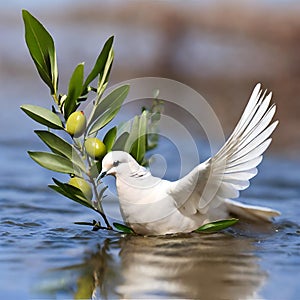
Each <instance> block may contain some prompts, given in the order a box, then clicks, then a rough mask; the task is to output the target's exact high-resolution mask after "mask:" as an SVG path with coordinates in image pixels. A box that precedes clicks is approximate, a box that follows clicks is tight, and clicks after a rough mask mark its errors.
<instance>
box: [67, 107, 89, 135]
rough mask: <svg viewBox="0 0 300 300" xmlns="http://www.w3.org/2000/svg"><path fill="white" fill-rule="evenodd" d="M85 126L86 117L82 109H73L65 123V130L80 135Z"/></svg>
mask: <svg viewBox="0 0 300 300" xmlns="http://www.w3.org/2000/svg"><path fill="white" fill-rule="evenodd" d="M85 128H86V117H85V115H84V113H83V111H75V112H73V113H72V114H71V115H70V116H69V118H68V120H67V123H66V131H67V132H68V133H69V134H70V135H72V136H74V137H79V136H81V135H82V134H83V133H84V131H85Z"/></svg>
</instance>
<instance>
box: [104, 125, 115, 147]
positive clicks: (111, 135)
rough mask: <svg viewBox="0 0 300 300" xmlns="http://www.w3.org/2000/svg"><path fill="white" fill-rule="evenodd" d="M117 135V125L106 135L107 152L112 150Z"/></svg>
mask: <svg viewBox="0 0 300 300" xmlns="http://www.w3.org/2000/svg"><path fill="white" fill-rule="evenodd" d="M116 135H117V127H116V126H115V127H113V128H111V129H110V130H109V131H108V132H107V133H106V135H105V136H104V138H103V143H104V144H105V147H106V151H107V152H109V151H111V149H112V147H113V144H114V142H115V140H116Z"/></svg>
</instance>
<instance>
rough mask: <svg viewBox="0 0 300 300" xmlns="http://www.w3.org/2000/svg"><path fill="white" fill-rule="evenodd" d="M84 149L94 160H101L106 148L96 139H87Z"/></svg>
mask: <svg viewBox="0 0 300 300" xmlns="http://www.w3.org/2000/svg"><path fill="white" fill-rule="evenodd" d="M84 147H85V150H86V153H87V154H88V155H89V156H90V157H91V158H93V159H95V160H101V159H102V158H103V156H104V155H105V154H106V146H105V145H104V144H103V142H102V141H101V140H99V139H98V138H87V139H86V140H85V142H84Z"/></svg>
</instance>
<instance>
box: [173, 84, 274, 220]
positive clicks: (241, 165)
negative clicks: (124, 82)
mask: <svg viewBox="0 0 300 300" xmlns="http://www.w3.org/2000/svg"><path fill="white" fill-rule="evenodd" d="M271 97H272V94H271V93H269V94H268V95H266V92H262V90H261V85H260V84H257V85H256V87H255V88H254V90H253V92H252V95H251V97H250V100H249V102H248V104H247V106H246V108H245V110H244V113H243V114H242V117H241V119H240V121H239V122H238V124H237V126H236V127H235V129H234V131H233V133H232V134H231V136H230V137H229V138H228V140H227V141H226V143H225V144H224V146H223V147H222V148H221V149H220V150H219V151H218V153H217V154H216V155H215V156H213V157H212V158H210V159H208V160H207V161H205V162H204V163H202V164H200V165H199V166H197V167H196V168H195V169H194V170H192V171H191V172H190V173H189V174H187V175H186V176H185V177H183V178H182V179H180V180H178V181H176V182H173V183H172V186H171V188H170V191H169V193H170V194H171V195H172V197H173V198H174V199H175V202H176V205H177V207H178V209H179V210H180V211H181V212H182V213H183V214H185V215H192V214H196V213H197V212H200V213H203V214H205V213H207V211H208V210H209V209H210V208H213V207H218V206H219V205H220V204H221V203H224V201H226V199H232V198H237V197H238V196H239V191H240V190H244V189H246V188H247V187H248V186H249V185H250V183H249V180H250V179H251V178H252V177H254V176H255V175H256V174H257V168H256V167H257V166H258V165H259V163H260V162H261V161H262V154H263V153H264V151H265V150H266V149H267V148H268V146H269V145H270V143H271V138H270V135H271V134H272V132H273V131H274V129H275V128H276V126H277V124H278V121H275V122H274V123H272V124H271V121H272V118H273V116H274V114H275V111H276V106H275V105H274V104H272V105H270V102H271Z"/></svg>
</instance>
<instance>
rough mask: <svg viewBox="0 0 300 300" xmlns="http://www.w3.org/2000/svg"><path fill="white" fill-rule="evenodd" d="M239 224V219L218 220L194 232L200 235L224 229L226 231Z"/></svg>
mask: <svg viewBox="0 0 300 300" xmlns="http://www.w3.org/2000/svg"><path fill="white" fill-rule="evenodd" d="M237 222H238V219H235V218H232V219H226V220H218V221H214V222H211V223H207V224H204V225H202V226H201V227H199V228H198V229H196V230H194V232H200V233H213V232H217V231H220V230H223V229H226V228H228V227H230V226H232V225H234V224H236V223H237Z"/></svg>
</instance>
